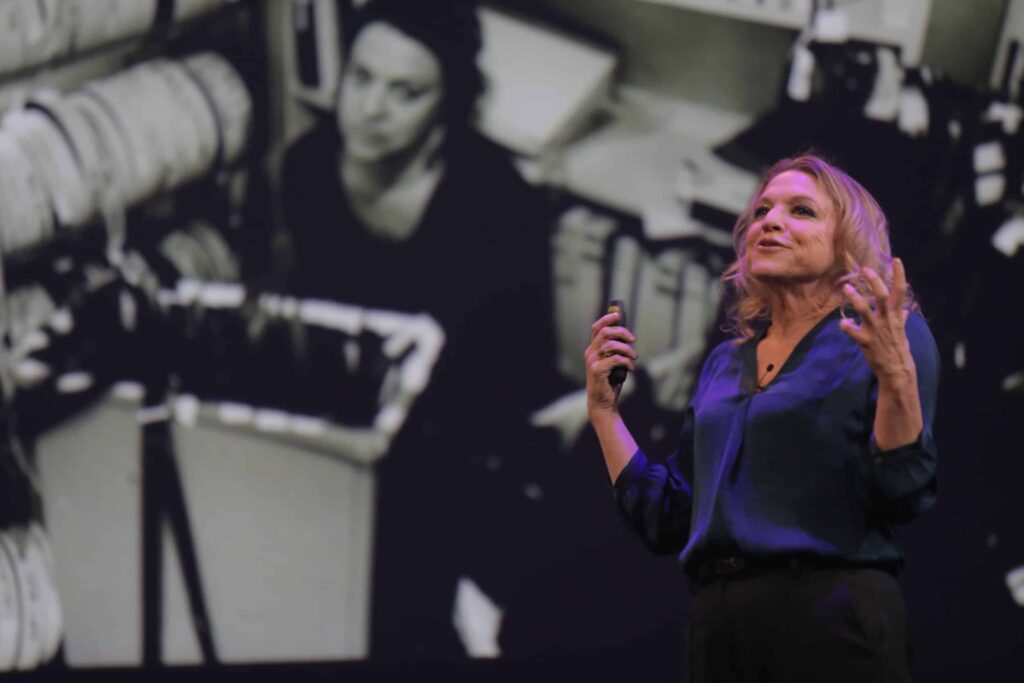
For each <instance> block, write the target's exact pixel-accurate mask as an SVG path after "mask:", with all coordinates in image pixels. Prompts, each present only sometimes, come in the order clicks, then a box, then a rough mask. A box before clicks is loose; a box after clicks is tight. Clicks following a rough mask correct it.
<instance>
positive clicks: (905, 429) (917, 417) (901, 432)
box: [875, 364, 924, 451]
mask: <svg viewBox="0 0 1024 683" xmlns="http://www.w3.org/2000/svg"><path fill="white" fill-rule="evenodd" d="M923 428H924V418H923V417H922V414H921V399H920V396H919V394H918V387H917V372H916V371H915V369H914V367H913V364H911V367H910V368H907V369H904V370H902V371H901V372H900V373H898V374H896V375H894V376H892V377H886V378H879V384H878V405H877V406H876V410H875V444H877V445H878V447H879V448H880V449H881V450H883V451H889V450H892V449H894V448H899V447H900V446H906V445H907V444H911V443H914V442H915V441H917V438H918V437H919V436H920V435H921V430H922V429H923Z"/></svg>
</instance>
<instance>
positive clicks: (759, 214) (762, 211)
mask: <svg viewBox="0 0 1024 683" xmlns="http://www.w3.org/2000/svg"><path fill="white" fill-rule="evenodd" d="M767 215H768V207H767V206H759V207H757V208H756V209H754V218H764V217H765V216H767Z"/></svg>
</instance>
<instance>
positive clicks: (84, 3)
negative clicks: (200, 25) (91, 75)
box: [0, 0, 231, 74]
mask: <svg viewBox="0 0 1024 683" xmlns="http://www.w3.org/2000/svg"><path fill="white" fill-rule="evenodd" d="M230 1H231V0H170V2H171V4H172V5H173V7H172V9H171V11H170V13H169V16H170V17H171V18H172V21H175V22H177V21H185V20H188V19H192V18H194V17H197V16H200V15H202V14H205V13H206V12H209V11H212V10H214V9H217V8H218V7H221V6H223V5H226V4H228V3H229V2H230ZM166 2H168V0H0V74H4V73H11V72H14V71H18V70H21V69H28V68H31V67H34V66H38V65H41V64H46V63H47V62H50V61H51V60H53V59H56V58H59V57H65V56H68V55H74V54H75V53H78V52H81V51H83V50H88V49H90V48H94V47H99V46H101V45H106V44H109V43H112V42H115V41H118V40H123V39H126V38H133V37H137V36H142V35H144V34H146V33H147V32H149V31H150V30H152V29H153V28H154V27H155V25H156V22H157V17H158V16H159V15H160V12H159V11H158V10H159V8H160V5H161V4H164V3H166Z"/></svg>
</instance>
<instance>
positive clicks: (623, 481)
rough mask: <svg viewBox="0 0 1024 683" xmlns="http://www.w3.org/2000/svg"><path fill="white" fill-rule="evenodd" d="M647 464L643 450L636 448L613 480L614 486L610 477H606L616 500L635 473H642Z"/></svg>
mask: <svg viewBox="0 0 1024 683" xmlns="http://www.w3.org/2000/svg"><path fill="white" fill-rule="evenodd" d="M647 464H648V460H647V456H646V455H645V454H644V452H643V450H641V449H639V448H637V449H636V452H635V453H633V455H632V456H631V457H630V459H629V462H628V463H626V466H625V467H623V468H622V471H621V472H619V476H618V478H617V479H616V480H615V483H614V484H613V483H612V481H611V476H609V477H608V484H609V485H610V486H611V487H612V490H613V492H614V493H615V497H616V498H618V497H619V495H620V494H621V492H622V489H623V488H624V487H625V486H627V483H628V482H629V481H632V479H633V477H634V476H635V475H636V473H637V472H638V471H643V470H644V469H645V468H646V467H647Z"/></svg>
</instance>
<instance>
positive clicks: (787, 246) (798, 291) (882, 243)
mask: <svg viewBox="0 0 1024 683" xmlns="http://www.w3.org/2000/svg"><path fill="white" fill-rule="evenodd" d="M733 245H734V247H735V250H736V260H735V261H734V262H733V263H732V264H731V265H730V266H729V267H728V268H727V269H726V271H725V273H724V274H723V281H724V283H725V285H726V288H727V293H728V294H729V295H730V296H731V304H730V308H729V310H728V313H729V320H730V331H731V332H733V333H734V338H733V339H731V340H727V341H725V342H723V343H722V344H720V345H719V346H717V347H716V348H715V349H714V350H713V351H712V352H711V353H710V354H709V356H708V358H707V359H706V361H705V363H704V366H703V368H702V371H701V375H700V379H699V381H698V384H697V387H696V389H695V392H694V394H693V396H692V399H691V402H690V405H689V406H688V408H687V409H686V413H685V416H684V422H683V429H682V433H681V436H680V439H679V446H678V449H677V451H676V452H675V453H673V454H671V455H670V456H668V457H667V458H666V459H664V460H656V459H654V458H650V457H648V456H647V455H646V454H645V453H644V452H643V451H642V450H641V449H640V448H639V447H638V446H637V443H636V441H635V440H634V438H633V436H632V435H631V434H630V431H629V429H628V428H627V426H626V423H625V421H624V420H623V417H622V416H621V415H620V413H619V411H618V407H617V399H618V393H619V392H618V386H612V385H611V384H610V383H609V379H608V378H609V373H610V372H611V370H612V369H613V368H615V367H617V366H625V367H627V368H629V369H631V370H632V369H633V368H634V367H635V363H636V362H637V354H636V353H635V351H634V350H633V348H632V346H631V344H632V343H633V342H634V341H635V337H634V335H633V334H632V332H630V331H629V329H627V328H625V327H622V326H619V325H617V324H616V322H617V314H616V313H609V314H607V315H605V316H603V317H601V318H600V319H599V320H597V321H596V322H595V323H594V325H593V328H592V334H591V343H590V345H589V346H588V347H587V349H586V352H585V357H586V364H587V393H588V410H589V416H590V421H591V424H592V425H593V427H594V429H595V430H596V433H597V436H598V439H599V442H600V445H601V449H602V451H603V454H604V459H605V464H606V465H607V468H608V474H609V476H610V479H611V482H612V488H613V491H614V496H615V499H616V501H617V503H618V507H619V509H620V511H621V513H622V514H623V516H624V518H625V519H626V520H627V523H628V524H629V526H630V527H631V528H632V529H633V530H634V531H635V532H636V533H637V534H638V535H639V536H640V537H641V538H642V539H643V540H644V541H645V542H646V543H647V545H649V546H650V548H652V549H653V550H654V551H655V552H658V553H666V554H668V553H674V554H678V555H679V558H680V561H681V563H682V566H683V568H684V570H685V572H686V574H687V575H688V577H689V579H690V581H691V585H692V587H693V599H692V618H691V630H690V655H689V675H690V677H691V679H692V680H693V681H753V680H757V681H786V682H787V683H793V682H795V681H824V680H827V681H881V680H885V681H906V680H910V673H909V666H908V661H907V634H906V625H905V614H904V601H903V598H902V595H901V591H900V587H899V584H898V583H897V578H896V577H897V575H898V573H899V571H900V569H901V568H902V566H903V564H904V557H903V553H902V552H901V550H900V546H899V544H898V543H897V541H896V538H895V534H894V531H893V525H895V524H901V523H905V522H908V521H910V520H912V519H914V518H916V517H917V516H918V515H920V514H921V513H923V512H924V511H926V510H927V509H928V508H929V507H931V505H932V504H933V503H934V501H935V498H936V477H935V467H936V447H935V443H934V440H933V438H932V424H933V419H934V416H935V403H936V394H937V389H938V387H937V384H938V377H939V357H938V352H937V349H936V345H935V341H934V339H933V338H932V335H931V332H930V331H929V329H928V326H927V324H926V323H925V321H924V318H923V317H922V316H921V313H920V311H919V307H918V305H917V304H916V302H915V301H914V297H913V295H912V293H911V290H910V288H909V287H908V285H907V281H906V276H905V272H904V267H903V264H902V263H901V262H900V260H899V259H896V258H893V257H892V255H891V253H890V247H889V234H888V226H887V223H886V219H885V216H884V214H883V212H882V210H881V208H880V207H879V205H878V204H877V202H876V201H875V200H874V199H873V198H872V196H871V195H870V194H869V193H868V192H867V190H865V189H864V188H863V187H862V186H861V185H860V184H859V183H858V182H856V181H855V180H853V179H852V178H850V177H849V176H848V175H847V174H845V173H844V172H843V171H841V170H839V169H838V168H836V167H834V166H832V165H830V164H829V163H827V162H826V161H824V160H822V159H821V158H819V157H816V156H812V155H805V156H800V157H797V158H794V159H785V160H782V161H780V162H778V163H777V164H775V165H774V166H773V167H772V168H771V169H770V170H769V171H768V172H767V174H766V175H765V176H764V178H763V180H762V181H761V184H760V187H759V189H758V191H757V193H756V194H755V196H754V197H753V199H752V201H751V203H750V204H749V206H748V208H747V209H746V210H745V211H744V212H743V214H742V215H741V216H740V218H739V220H738V221H737V223H736V226H735V228H734V231H733Z"/></svg>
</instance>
